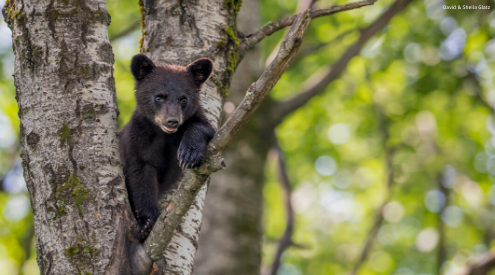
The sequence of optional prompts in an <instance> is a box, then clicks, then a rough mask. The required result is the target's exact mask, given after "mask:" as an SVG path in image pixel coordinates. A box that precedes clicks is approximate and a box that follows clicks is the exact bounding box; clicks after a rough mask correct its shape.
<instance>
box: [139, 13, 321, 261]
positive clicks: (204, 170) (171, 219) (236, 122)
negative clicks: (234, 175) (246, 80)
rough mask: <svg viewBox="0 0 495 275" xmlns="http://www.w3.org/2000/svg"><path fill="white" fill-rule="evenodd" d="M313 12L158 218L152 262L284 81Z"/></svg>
mask: <svg viewBox="0 0 495 275" xmlns="http://www.w3.org/2000/svg"><path fill="white" fill-rule="evenodd" d="M310 20H311V19H310V16H309V11H306V12H304V13H301V14H300V15H298V17H297V19H296V20H295V22H294V24H293V25H292V27H291V29H290V31H289V33H288V34H287V36H286V38H285V40H284V41H283V43H282V44H281V46H280V50H279V53H278V55H277V57H276V58H275V60H274V61H273V62H272V63H271V64H270V65H269V66H268V67H267V68H266V69H265V71H264V72H263V74H262V75H261V77H260V78H259V79H258V80H257V81H256V82H255V83H253V84H252V85H251V86H250V87H249V89H248V91H247V93H246V96H245V97H244V99H243V100H242V102H241V104H240V105H239V106H238V107H237V109H236V110H235V111H234V113H233V114H232V116H230V118H229V119H228V120H227V122H226V123H225V124H224V125H223V126H222V127H221V128H220V129H219V130H218V132H217V133H216V134H215V137H214V138H213V140H212V141H211V142H210V144H209V146H208V156H209V157H208V158H207V161H206V162H205V164H203V165H202V166H201V167H199V168H196V169H187V170H185V171H184V176H183V178H182V179H181V181H180V183H179V188H178V189H177V191H175V193H174V195H173V196H172V199H171V200H170V202H169V204H168V206H167V207H166V209H165V211H163V212H162V214H161V215H160V217H159V218H158V220H157V222H156V224H155V226H154V227H153V230H152V231H151V234H150V235H149V237H148V238H147V239H146V241H145V243H144V249H145V251H146V254H147V255H148V256H149V257H150V258H151V260H152V261H157V260H159V259H160V258H161V257H162V255H163V251H164V250H165V249H166V247H167V246H168V244H169V243H170V240H171V239H172V236H173V233H174V231H175V229H176V228H177V226H178V225H179V223H180V221H181V219H182V217H183V216H184V215H185V214H186V213H187V211H188V210H189V208H190V207H191V205H192V203H193V201H194V198H195V197H196V195H197V193H198V192H199V190H200V189H201V187H202V186H203V184H204V182H205V180H206V179H207V177H208V176H209V175H210V174H211V173H213V172H215V171H217V170H220V169H222V167H224V163H223V159H222V157H221V153H222V151H223V150H224V149H225V148H226V147H227V145H228V144H229V142H230V141H231V140H232V139H233V138H234V136H235V135H236V134H237V133H238V132H239V131H240V129H242V128H243V127H244V125H245V124H246V123H247V121H248V120H249V118H250V117H251V116H252V114H253V112H254V111H255V110H256V108H257V107H258V106H259V105H260V103H261V102H262V101H263V99H264V98H265V96H266V95H267V94H268V92H269V91H270V90H271V89H272V88H273V86H274V85H275V84H276V83H277V81H278V80H279V79H280V77H281V76H282V74H283V73H284V71H285V70H286V69H287V67H288V66H289V64H290V63H291V61H292V59H293V57H294V55H295V54H296V52H297V50H298V49H299V46H300V45H301V43H302V37H303V35H304V33H305V31H306V29H307V27H308V24H309V21H310Z"/></svg>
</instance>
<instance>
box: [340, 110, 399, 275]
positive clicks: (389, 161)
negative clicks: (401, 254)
mask: <svg viewBox="0 0 495 275" xmlns="http://www.w3.org/2000/svg"><path fill="white" fill-rule="evenodd" d="M375 109H376V113H377V117H378V120H379V121H378V122H379V131H380V133H381V135H382V146H383V147H384V148H387V149H386V150H385V171H386V182H385V184H386V188H387V189H386V192H387V197H386V199H385V200H384V201H383V203H382V204H381V205H380V207H379V208H378V209H377V210H376V212H375V220H374V221H373V226H372V227H371V229H370V231H369V233H368V236H367V237H366V240H365V241H364V245H363V248H362V249H361V253H359V258H358V260H357V262H356V263H355V264H354V267H353V268H352V270H351V272H350V273H349V274H350V275H356V274H357V272H358V270H359V268H360V267H361V265H362V264H363V263H364V262H365V261H366V259H367V258H368V254H369V252H370V251H371V248H372V246H373V242H374V240H375V238H376V236H377V234H378V231H379V230H380V227H381V226H382V224H383V209H384V208H385V205H387V204H388V203H389V202H390V198H391V196H392V186H393V183H394V172H395V171H394V168H393V158H394V155H395V152H396V151H397V150H398V147H387V141H388V139H389V130H388V123H387V118H386V117H385V115H384V114H383V111H382V110H381V109H380V107H379V106H375ZM400 146H401V145H399V147H400Z"/></svg>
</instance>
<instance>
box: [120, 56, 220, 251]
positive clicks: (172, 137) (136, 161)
mask: <svg viewBox="0 0 495 275" xmlns="http://www.w3.org/2000/svg"><path fill="white" fill-rule="evenodd" d="M212 70H213V63H212V62H211V60H209V59H207V58H201V59H198V60H196V61H194V62H193V63H191V64H189V65H188V66H186V67H181V66H171V65H164V66H155V64H153V62H152V61H151V60H150V59H149V58H148V57H146V56H145V55H136V56H134V58H133V59H132V61H131V72H132V74H133V76H134V79H135V81H136V93H135V96H136V110H135V111H134V114H133V115H132V117H131V120H130V121H129V123H128V124H127V125H126V126H125V127H124V129H123V130H122V131H121V133H120V148H119V149H120V156H121V160H122V164H123V169H124V175H125V183H126V187H127V191H128V193H129V200H130V203H131V207H132V210H133V211H134V214H135V216H136V219H137V221H138V223H139V225H140V227H141V232H140V236H137V237H138V238H139V239H140V240H141V241H143V240H144V239H145V238H146V237H147V236H148V234H149V232H150V231H151V229H152V228H153V225H154V224H155V221H156V219H157V218H158V216H159V215H160V211H159V209H158V198H159V196H160V195H161V194H162V193H163V192H165V191H166V190H168V189H169V188H170V187H171V186H173V184H175V183H176V182H177V181H178V180H179V179H180V177H181V176H182V169H181V167H182V168H189V167H196V166H199V165H200V164H202V163H203V161H204V158H205V156H206V148H207V145H208V142H209V141H210V140H211V139H212V138H213V135H214V134H215V130H214V129H213V127H212V126H211V125H210V123H209V122H208V120H207V119H206V117H205V116H204V114H203V111H202V109H201V107H200V105H199V91H200V89H201V86H202V85H203V83H204V82H205V81H206V80H207V79H208V78H209V77H210V74H211V72H212Z"/></svg>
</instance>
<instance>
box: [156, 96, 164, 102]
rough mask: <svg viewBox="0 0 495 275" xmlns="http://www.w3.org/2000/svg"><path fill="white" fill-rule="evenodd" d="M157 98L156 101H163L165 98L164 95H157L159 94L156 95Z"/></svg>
mask: <svg viewBox="0 0 495 275" xmlns="http://www.w3.org/2000/svg"><path fill="white" fill-rule="evenodd" d="M155 100H156V101H162V100H163V96H162V95H157V96H156V97H155Z"/></svg>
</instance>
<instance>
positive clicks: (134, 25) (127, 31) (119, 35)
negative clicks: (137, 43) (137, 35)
mask: <svg viewBox="0 0 495 275" xmlns="http://www.w3.org/2000/svg"><path fill="white" fill-rule="evenodd" d="M140 25H141V23H140V21H139V20H136V21H135V22H134V23H132V24H131V25H129V27H127V28H125V29H123V30H122V31H121V32H119V33H117V34H115V35H112V36H110V42H113V41H115V40H117V39H119V38H122V37H124V36H126V35H128V34H130V33H131V32H133V31H135V30H137V29H138V28H139V26H140Z"/></svg>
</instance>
